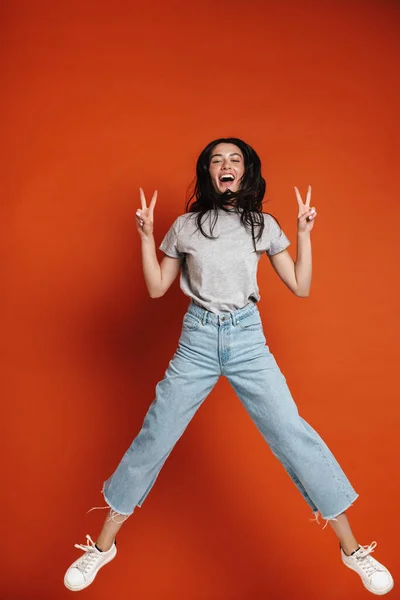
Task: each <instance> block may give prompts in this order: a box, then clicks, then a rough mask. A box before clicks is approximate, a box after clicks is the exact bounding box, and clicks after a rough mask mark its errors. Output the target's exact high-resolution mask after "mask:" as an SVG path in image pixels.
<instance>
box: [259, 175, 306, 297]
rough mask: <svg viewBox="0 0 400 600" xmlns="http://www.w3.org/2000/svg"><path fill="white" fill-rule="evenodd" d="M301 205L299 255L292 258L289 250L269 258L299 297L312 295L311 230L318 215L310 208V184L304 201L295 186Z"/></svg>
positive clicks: (298, 233)
mask: <svg viewBox="0 0 400 600" xmlns="http://www.w3.org/2000/svg"><path fill="white" fill-rule="evenodd" d="M294 189H295V191H296V197H297V203H298V205H299V212H298V221H297V255H296V261H294V260H293V259H292V257H291V256H290V254H289V252H288V251H287V250H283V251H282V252H278V253H277V254H274V255H273V256H270V257H269V259H270V261H271V264H272V266H273V268H274V270H275V271H276V273H277V274H278V276H279V277H280V278H281V280H282V281H283V283H284V284H285V285H286V286H287V287H288V288H289V289H290V291H291V292H293V294H295V295H296V296H299V298H307V296H309V295H310V288H311V279H312V253H311V230H312V228H313V227H314V219H315V217H316V216H317V211H316V210H315V208H314V207H313V208H310V201H311V186H308V191H307V198H306V202H305V203H303V201H302V199H301V196H300V192H299V190H298V189H297V188H296V187H295V188H294Z"/></svg>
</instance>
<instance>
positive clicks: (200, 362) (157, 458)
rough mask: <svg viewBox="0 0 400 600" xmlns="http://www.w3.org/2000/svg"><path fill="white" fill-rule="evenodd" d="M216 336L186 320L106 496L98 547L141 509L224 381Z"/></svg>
mask: <svg viewBox="0 0 400 600" xmlns="http://www.w3.org/2000/svg"><path fill="white" fill-rule="evenodd" d="M216 340H217V336H216V331H215V328H213V327H212V326H211V325H208V326H202V325H201V322H200V321H199V320H198V319H196V318H194V317H192V316H188V315H185V318H184V323H183V328H182V335H181V338H180V340H179V345H178V349H177V351H176V353H175V355H174V357H173V359H172V360H171V362H170V363H169V366H168V369H167V371H166V373H165V377H164V378H163V380H162V381H160V382H159V383H158V384H157V386H156V397H155V400H154V401H153V403H152V404H151V406H150V408H149V410H148V412H147V414H146V416H145V418H144V421H143V425H142V428H141V430H140V432H139V433H138V435H137V436H136V437H135V439H134V440H133V442H132V444H131V445H130V447H129V448H128V450H127V451H126V452H125V454H124V456H123V458H122V460H121V462H120V464H119V465H118V467H117V469H116V471H115V472H114V473H113V475H112V476H111V477H110V478H109V479H108V480H107V481H105V482H104V485H103V490H102V491H103V494H104V498H105V500H106V502H107V506H108V507H109V508H110V509H111V510H110V512H109V514H108V516H107V518H106V521H105V523H104V527H103V531H102V532H101V534H100V536H99V538H98V542H99V545H100V544H102V545H104V546H105V547H108V546H110V545H111V544H112V542H113V539H114V537H115V535H116V532H117V531H118V530H119V528H120V527H121V524H122V522H123V521H124V520H126V518H127V517H128V516H129V515H131V514H132V513H133V511H134V509H135V507H136V506H141V505H142V504H143V502H144V500H145V498H146V496H147V495H148V493H149V492H150V490H151V488H152V486H153V485H154V483H155V481H156V479H157V477H158V475H159V473H160V471H161V468H162V466H163V465H164V463H165V461H166V459H167V458H168V456H169V454H170V453H171V452H172V450H173V448H174V446H175V444H176V442H177V441H178V440H179V438H180V437H181V435H182V434H183V432H184V431H185V429H186V427H187V426H188V424H189V422H190V420H191V419H192V417H193V416H194V414H195V412H196V411H197V409H198V408H199V407H200V406H201V404H202V402H203V401H204V400H205V398H206V397H207V396H208V394H209V393H210V392H211V390H212V389H213V387H214V385H215V384H216V382H217V381H218V378H219V376H220V366H219V363H218V360H216Z"/></svg>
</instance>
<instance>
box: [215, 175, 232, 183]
mask: <svg viewBox="0 0 400 600" xmlns="http://www.w3.org/2000/svg"><path fill="white" fill-rule="evenodd" d="M219 181H220V182H221V183H232V181H235V176H234V175H232V173H227V174H226V175H220V176H219Z"/></svg>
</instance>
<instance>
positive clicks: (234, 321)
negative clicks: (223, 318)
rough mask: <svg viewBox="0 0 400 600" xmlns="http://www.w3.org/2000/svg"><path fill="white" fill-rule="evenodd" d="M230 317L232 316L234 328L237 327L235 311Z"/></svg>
mask: <svg viewBox="0 0 400 600" xmlns="http://www.w3.org/2000/svg"><path fill="white" fill-rule="evenodd" d="M231 316H232V323H233V324H234V326H235V327H236V325H237V319H236V311H233V312H231Z"/></svg>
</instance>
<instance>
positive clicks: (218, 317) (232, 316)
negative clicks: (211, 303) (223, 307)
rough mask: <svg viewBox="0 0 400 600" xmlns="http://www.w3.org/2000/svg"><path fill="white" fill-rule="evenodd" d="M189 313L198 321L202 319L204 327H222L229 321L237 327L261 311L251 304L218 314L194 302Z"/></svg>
mask: <svg viewBox="0 0 400 600" xmlns="http://www.w3.org/2000/svg"><path fill="white" fill-rule="evenodd" d="M188 312H189V313H190V314H191V315H194V316H195V317H197V318H198V319H201V321H202V323H203V325H205V324H206V323H214V324H215V325H221V324H222V323H225V322H227V321H232V323H233V325H236V324H237V322H238V321H241V320H242V319H244V318H245V317H248V316H249V315H251V314H253V313H255V312H259V310H258V307H257V305H256V304H255V303H254V302H251V303H250V304H247V305H246V306H244V307H243V308H239V309H237V310H233V311H231V312H221V313H219V314H216V313H213V312H211V311H209V310H207V309H206V308H203V307H202V306H199V305H198V304H196V303H195V302H193V300H192V301H191V302H190V304H189V308H188Z"/></svg>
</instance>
